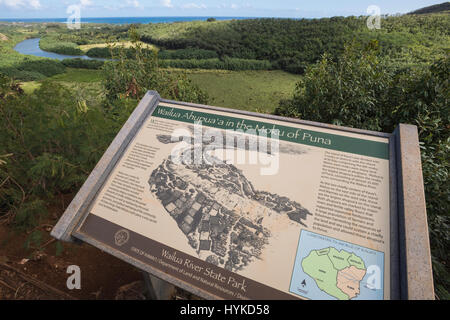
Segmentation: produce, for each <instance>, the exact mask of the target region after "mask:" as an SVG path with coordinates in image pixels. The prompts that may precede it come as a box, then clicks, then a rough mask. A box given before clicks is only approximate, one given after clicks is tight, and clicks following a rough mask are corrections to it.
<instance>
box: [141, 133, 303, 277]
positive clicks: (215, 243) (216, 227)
mask: <svg viewBox="0 0 450 320" xmlns="http://www.w3.org/2000/svg"><path fill="white" fill-rule="evenodd" d="M158 140H159V141H160V142H161V143H165V144H169V143H172V142H171V141H170V137H168V136H158ZM208 147H209V148H210V149H211V146H208ZM236 147H237V146H233V145H231V146H227V145H222V146H218V148H236ZM245 147H247V148H248V144H247V146H245ZM302 150H303V149H301V148H298V150H297V151H296V150H292V148H291V149H287V150H286V151H287V152H290V153H291V152H297V153H299V154H302V152H304V151H302ZM186 151H192V152H193V151H194V147H193V146H189V147H188V148H187V149H186ZM202 151H203V150H202ZM149 185H150V190H151V192H152V193H153V194H154V195H155V197H156V198H157V199H159V201H161V204H162V205H163V206H164V208H165V209H166V211H167V213H168V214H170V216H171V217H172V218H173V219H174V220H175V221H176V222H177V224H178V227H179V228H180V229H181V231H182V232H183V233H184V234H185V235H186V238H187V241H188V242H189V245H190V246H191V247H192V248H194V249H195V250H196V252H197V253H198V256H199V258H201V259H204V260H205V261H206V262H209V263H212V264H214V265H217V266H220V267H223V268H225V269H227V270H230V271H232V272H237V271H240V270H243V269H244V268H245V267H246V266H248V265H249V264H250V263H252V262H253V261H255V259H262V258H261V256H262V252H263V250H264V249H265V247H266V246H267V245H268V244H269V242H270V241H269V240H270V238H271V237H272V234H271V228H270V226H271V225H273V223H276V221H277V219H279V217H281V216H283V218H284V219H286V220H287V221H289V223H295V224H299V225H303V226H306V224H305V221H306V219H307V217H308V215H311V213H310V212H309V211H308V210H307V209H305V208H304V207H303V206H302V205H301V204H299V203H297V202H295V201H292V200H290V199H289V198H287V197H283V196H279V195H277V194H272V193H269V192H266V191H259V190H256V189H255V188H254V186H253V184H252V183H251V182H250V181H249V180H248V179H247V178H246V177H245V175H244V173H243V172H242V170H239V169H238V168H237V167H236V166H234V165H232V164H228V163H219V164H207V163H204V164H186V163H184V162H181V163H180V162H178V163H176V162H175V161H173V160H172V159H171V158H168V159H166V160H165V161H164V162H163V163H162V164H161V165H160V166H159V167H158V168H156V169H155V170H154V171H153V172H152V174H151V177H150V179H149ZM274 221H275V222H274Z"/></svg>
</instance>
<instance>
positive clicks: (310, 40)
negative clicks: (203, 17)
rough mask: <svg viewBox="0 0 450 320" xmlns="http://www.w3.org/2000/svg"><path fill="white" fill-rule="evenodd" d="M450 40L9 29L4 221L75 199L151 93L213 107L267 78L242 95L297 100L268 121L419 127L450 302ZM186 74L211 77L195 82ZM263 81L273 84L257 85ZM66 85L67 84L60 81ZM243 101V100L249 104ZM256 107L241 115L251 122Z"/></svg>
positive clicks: (158, 27)
mask: <svg viewBox="0 0 450 320" xmlns="http://www.w3.org/2000/svg"><path fill="white" fill-rule="evenodd" d="M449 30H450V16H449V15H448V14H433V15H405V16H399V17H385V18H383V20H382V28H381V29H380V30H369V29H368V28H367V27H366V17H348V18H342V17H336V18H328V19H313V20H290V19H252V20H235V21H213V20H211V21H209V22H206V21H205V22H201V21H198V22H185V23H172V24H153V25H135V26H132V25H124V26H109V25H96V26H93V25H86V26H83V28H82V29H81V30H68V29H67V28H65V27H64V26H62V25H60V24H46V25H42V24H30V25H28V26H24V25H19V26H12V25H8V24H2V25H0V34H1V35H3V36H4V37H5V38H6V40H5V39H0V125H1V126H2V128H3V131H2V134H1V135H0V199H1V202H0V223H1V222H8V223H10V224H11V225H13V226H14V227H15V228H18V229H20V230H33V229H34V227H35V226H36V225H37V224H39V222H40V221H41V219H43V217H44V216H45V213H46V212H48V210H47V209H48V207H49V205H51V204H52V203H53V202H54V201H57V200H56V198H57V197H58V196H59V195H62V194H73V193H74V192H76V191H77V190H78V189H79V188H80V186H81V185H82V184H83V182H84V181H85V179H86V177H87V176H88V174H89V173H90V171H91V170H92V169H93V168H94V166H95V164H96V163H97V161H98V160H99V158H100V157H101V155H102V154H103V152H104V151H105V150H106V148H107V146H108V145H109V143H110V142H111V141H112V139H113V138H114V136H115V135H116V134H117V132H118V130H119V129H120V128H121V126H122V125H123V123H124V121H125V120H126V119H127V118H128V116H129V115H130V113H131V112H132V111H133V109H134V108H135V107H136V105H137V102H138V100H139V99H140V98H142V96H143V95H144V94H145V92H146V91H147V90H157V91H159V92H160V94H161V95H162V96H163V97H164V98H170V99H175V100H181V101H190V102H197V103H207V102H210V101H211V97H209V95H208V94H207V92H206V90H205V89H204V88H206V87H207V86H206V84H210V83H211V81H212V80H213V79H214V78H217V79H218V80H216V81H217V82H216V85H215V89H216V90H219V89H218V88H222V87H223V91H229V88H228V87H225V86H226V85H225V84H224V83H225V82H224V81H223V79H224V78H223V77H225V76H226V75H227V73H226V72H228V71H223V70H224V69H225V70H239V71H235V72H233V73H230V75H232V77H231V79H232V82H236V81H237V78H240V77H241V78H243V77H248V78H249V79H251V82H255V80H254V79H260V80H258V81H260V82H261V83H256V84H249V85H248V87H246V88H244V89H246V91H249V92H252V91H253V90H256V89H258V88H261V87H263V86H265V87H264V90H265V91H264V92H265V94H267V92H271V91H268V88H267V87H277V86H279V85H280V83H281V80H283V81H287V80H286V79H288V80H289V81H292V80H291V79H295V81H296V82H297V85H296V87H295V89H294V90H293V92H292V93H291V94H289V95H288V96H287V97H283V98H282V97H281V96H280V97H279V98H278V101H279V103H278V101H277V103H274V104H273V108H272V109H270V110H268V109H266V108H264V109H262V110H260V109H258V110H259V111H264V112H274V113H276V114H279V115H284V116H289V117H298V118H302V119H306V120H313V121H320V122H325V123H333V124H337V125H343V126H350V127H356V128H362V129H370V130H377V131H383V132H392V131H393V130H394V129H395V127H396V125H397V124H398V123H401V122H404V123H411V124H415V125H417V126H418V128H419V134H420V140H421V148H422V161H423V174H424V181H425V190H426V198H427V209H428V219H429V227H430V235H431V246H432V255H433V270H434V275H435V286H436V294H437V296H438V297H439V298H441V299H449V298H450V295H449V291H450V276H449V273H450V269H449V266H450V261H449V257H448V250H449V247H450V246H449V245H450V234H449V223H450V221H449V213H450V193H449V188H448V186H449V177H448V172H449V169H450V168H449V167H450V165H449V157H448V155H449V149H450V134H449V132H450V123H449V120H450V114H449V111H450V108H449V94H450V90H449V83H448V81H449V75H450V64H449V49H450V48H449V46H450V41H449V40H450V36H449ZM1 35H0V36H1ZM35 37H40V38H41V39H42V40H41V43H40V46H41V48H42V49H45V50H49V51H53V52H59V53H69V54H74V55H75V54H85V53H86V52H89V51H90V54H91V55H96V56H101V57H109V58H112V59H113V60H112V61H106V62H103V61H85V60H81V59H74V60H64V61H57V60H51V59H44V58H37V57H31V56H23V55H20V54H18V53H17V52H15V51H14V50H13V48H14V46H15V44H17V43H18V42H20V41H22V40H24V39H26V38H35ZM0 38H2V37H0ZM130 41H131V45H121V43H122V44H125V43H126V42H130ZM143 42H144V43H143ZM145 43H147V44H151V45H152V47H146V46H145ZM105 44H106V45H105ZM107 44H110V46H109V47H108V46H107ZM152 48H156V50H152ZM175 68H176V69H175ZM179 69H210V70H209V71H208V72H206V71H204V70H203V71H202V73H197V74H192V76H190V74H188V73H186V72H182V71H180V70H179ZM217 69H222V70H217ZM270 69H278V70H280V69H281V70H285V71H288V72H290V73H295V74H302V75H301V76H298V75H295V74H289V73H286V72H284V73H282V72H281V71H270V73H269V71H266V70H270ZM77 70H78V72H77ZM242 70H253V71H252V72H253V73H250V71H245V72H244V71H242ZM258 72H261V73H262V72H264V77H260V78H257V77H256V75H257V74H258ZM219 75H220V76H221V77H222V78H221V77H219ZM294 76H295V78H292V77H294ZM201 77H203V80H201ZM66 78H70V81H62V80H61V79H66ZM193 79H197V80H198V79H200V81H198V83H200V84H202V83H203V84H205V83H206V84H205V87H200V86H199V85H197V84H196V83H195V82H194V81H193ZM205 79H206V80H205ZM66 80H67V79H66ZM19 81H21V82H19ZM227 85H228V84H227ZM240 89H242V88H240ZM235 90H236V91H235V92H232V94H231V95H233V93H234V95H235V97H233V98H236V97H237V98H239V97H241V96H240V93H239V94H237V93H236V92H237V89H235ZM212 91H213V90H208V93H210V92H212ZM255 92H256V91H255ZM258 92H259V91H258ZM280 100H281V101H280ZM257 101H258V103H260V102H259V100H257ZM214 102H217V104H218V105H221V102H222V100H220V99H216V98H215V99H214ZM233 103H237V102H236V101H233ZM249 103H250V102H249V101H247V100H246V101H245V102H243V103H242V105H239V106H240V107H241V108H243V109H247V110H248V109H249V108H248V104H249ZM245 106H247V108H246V107H245ZM40 240H41V235H40V233H39V231H33V232H31V233H30V237H29V241H28V242H27V245H30V244H33V245H34V246H37V247H39V245H40V244H39V243H40Z"/></svg>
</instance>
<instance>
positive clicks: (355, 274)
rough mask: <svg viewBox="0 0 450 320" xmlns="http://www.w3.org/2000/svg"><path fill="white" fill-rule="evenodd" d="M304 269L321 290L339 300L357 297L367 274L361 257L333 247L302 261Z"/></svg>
mask: <svg viewBox="0 0 450 320" xmlns="http://www.w3.org/2000/svg"><path fill="white" fill-rule="evenodd" d="M302 268H303V271H304V272H305V273H306V274H307V275H309V276H310V277H311V278H313V279H314V281H315V282H316V284H317V286H318V287H319V288H320V289H321V290H323V291H325V292H326V293H328V294H329V295H330V296H333V297H335V298H337V299H339V300H349V299H353V298H355V297H357V296H358V295H359V293H360V286H361V281H362V279H363V278H364V276H365V275H366V272H367V270H366V266H365V264H364V261H363V260H362V259H361V258H360V257H358V256H356V255H355V254H354V253H350V252H347V251H345V250H341V251H338V250H336V249H335V248H333V247H329V248H325V249H321V250H313V251H311V252H310V254H309V255H308V256H307V257H306V258H304V259H303V260H302Z"/></svg>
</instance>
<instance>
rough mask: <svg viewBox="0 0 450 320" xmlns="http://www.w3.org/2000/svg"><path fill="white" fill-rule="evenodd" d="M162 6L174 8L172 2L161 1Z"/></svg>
mask: <svg viewBox="0 0 450 320" xmlns="http://www.w3.org/2000/svg"><path fill="white" fill-rule="evenodd" d="M161 5H162V6H163V7H166V8H173V4H172V0H161Z"/></svg>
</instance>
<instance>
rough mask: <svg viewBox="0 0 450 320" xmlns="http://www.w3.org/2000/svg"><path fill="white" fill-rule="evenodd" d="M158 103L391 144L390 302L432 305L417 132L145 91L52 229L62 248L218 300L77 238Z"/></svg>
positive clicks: (410, 128) (98, 244) (110, 249)
mask: <svg viewBox="0 0 450 320" xmlns="http://www.w3.org/2000/svg"><path fill="white" fill-rule="evenodd" d="M159 103H170V104H175V105H181V106H190V107H195V108H200V109H205V110H209V111H222V112H227V113H233V114H236V115H247V116H254V117H259V118H261V119H271V120H279V121H283V122H287V123H295V124H302V125H308V126H312V127H317V128H326V129H333V130H338V131H341V132H350V133H358V134H363V135H367V136H375V137H383V138H387V139H389V153H390V154H389V167H390V169H389V171H390V210H391V212H390V239H391V244H390V249H391V250H390V253H391V256H390V263H391V265H390V272H391V288H390V297H391V299H434V288H433V278H432V267H431V254H430V246H429V235H428V224H427V217H426V205H425V193H424V186H423V178H422V166H421V158H420V148H419V141H418V134H417V128H416V127H415V126H411V125H403V124H402V125H400V126H399V127H398V128H397V129H396V131H395V132H394V133H392V134H387V133H380V132H373V131H366V130H359V129H353V128H345V127H338V126H334V125H328V124H323V123H317V122H311V121H304V120H298V119H290V118H284V117H278V116H272V115H267V114H258V113H252V112H246V111H239V110H233V109H224V108H218V107H212V106H205V105H198V104H192V103H183V102H177V101H171V100H165V99H161V97H160V96H159V94H158V93H157V92H155V91H149V92H148V93H147V94H146V95H145V97H144V98H143V99H142V101H141V102H140V103H139V105H138V106H137V108H136V109H135V111H134V112H133V113H132V115H131V116H130V118H129V119H128V121H127V122H126V123H125V125H124V126H123V128H122V129H121V130H120V132H119V134H118V135H117V136H116V138H115V139H114V141H113V142H112V144H111V145H110V146H109V148H108V149H107V151H106V152H105V154H104V155H103V157H102V158H101V160H100V161H99V163H98V164H97V166H96V167H95V169H94V170H93V171H92V173H91V174H90V176H89V177H88V179H87V180H86V182H85V183H84V185H83V186H82V188H81V189H80V191H79V192H78V193H77V195H76V196H75V198H74V199H73V201H72V202H71V204H70V205H69V207H68V208H67V210H66V211H65V213H64V215H63V216H62V217H61V219H60V220H59V222H58V223H57V225H56V226H55V227H54V228H53V230H52V232H51V235H52V236H53V237H55V238H56V239H58V240H62V241H66V242H77V241H82V242H86V243H89V244H91V245H93V246H95V247H97V248H99V249H100V250H102V251H105V252H107V253H109V254H111V255H113V256H115V257H117V258H119V259H121V260H123V261H125V262H127V263H129V264H131V265H133V266H135V267H137V268H139V269H141V270H143V271H145V272H148V273H149V274H151V275H153V276H156V277H157V278H159V279H162V280H164V281H167V282H168V283H171V284H173V285H175V286H177V287H180V288H182V289H185V290H187V291H189V292H191V293H193V294H196V295H198V296H200V297H203V298H205V299H220V297H218V296H215V295H213V294H211V293H209V292H207V291H205V290H202V289H200V288H197V287H195V286H192V285H191V284H189V283H187V282H184V281H181V280H179V279H177V278H174V277H172V276H169V275H167V274H165V273H164V272H161V271H160V270H157V269H155V268H153V267H151V266H149V265H147V264H145V263H143V262H141V261H139V260H137V259H135V258H133V257H131V256H129V255H127V254H124V253H122V252H120V251H118V250H117V249H116V248H113V247H110V246H108V245H105V244H104V243H101V242H99V241H97V240H95V239H92V238H90V237H88V236H86V235H84V234H81V233H79V232H76V230H77V229H78V227H79V226H81V225H82V224H83V222H84V221H85V219H86V217H87V216H88V214H89V209H90V207H91V205H92V203H93V201H94V199H95V198H96V196H97V194H98V192H99V191H100V190H101V187H102V186H103V184H104V183H105V182H106V181H107V179H108V177H109V175H110V173H111V172H112V170H113V169H114V167H115V166H116V165H117V164H118V162H119V161H120V159H121V156H122V155H123V153H124V152H125V150H126V149H127V147H128V146H129V144H130V142H131V141H132V139H133V138H134V136H135V135H136V134H137V132H138V131H139V129H140V128H141V126H142V125H143V123H144V121H145V120H146V119H147V118H148V117H150V116H151V115H152V113H153V111H154V110H155V109H156V107H157V106H158V105H159Z"/></svg>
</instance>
